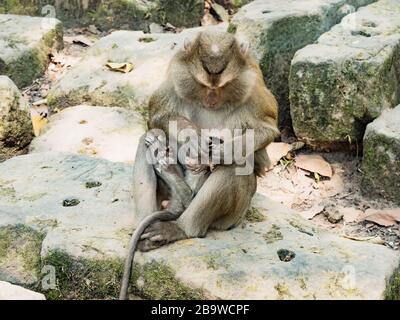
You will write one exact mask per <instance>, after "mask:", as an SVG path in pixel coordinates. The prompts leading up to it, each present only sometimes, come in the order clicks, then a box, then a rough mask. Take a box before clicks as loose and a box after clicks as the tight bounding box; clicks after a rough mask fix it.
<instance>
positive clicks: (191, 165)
mask: <svg viewBox="0 0 400 320" xmlns="http://www.w3.org/2000/svg"><path fill="white" fill-rule="evenodd" d="M185 166H186V168H187V169H188V170H190V171H191V172H192V173H195V174H203V173H205V172H207V171H208V170H210V165H209V164H201V163H198V161H197V159H192V158H189V157H187V158H186V160H185Z"/></svg>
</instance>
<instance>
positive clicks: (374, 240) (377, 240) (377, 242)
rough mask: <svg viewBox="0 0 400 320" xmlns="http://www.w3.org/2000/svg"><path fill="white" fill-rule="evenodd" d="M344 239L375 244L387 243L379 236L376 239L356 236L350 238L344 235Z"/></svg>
mask: <svg viewBox="0 0 400 320" xmlns="http://www.w3.org/2000/svg"><path fill="white" fill-rule="evenodd" d="M343 237H344V238H346V239H350V240H354V241H367V242H371V243H374V244H385V241H384V240H382V239H381V238H380V237H379V236H376V237H355V236H348V235H343Z"/></svg>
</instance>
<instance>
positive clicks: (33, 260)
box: [0, 224, 44, 285]
mask: <svg viewBox="0 0 400 320" xmlns="http://www.w3.org/2000/svg"><path fill="white" fill-rule="evenodd" d="M43 238H44V234H42V233H40V232H38V231H36V230H34V229H32V228H30V227H28V226H26V225H22V224H17V225H8V226H3V227H0V278H1V279H2V280H5V281H9V282H13V283H17V284H24V285H34V284H36V283H37V281H38V279H39V276H40V250H41V247H42V246H41V244H42V241H43Z"/></svg>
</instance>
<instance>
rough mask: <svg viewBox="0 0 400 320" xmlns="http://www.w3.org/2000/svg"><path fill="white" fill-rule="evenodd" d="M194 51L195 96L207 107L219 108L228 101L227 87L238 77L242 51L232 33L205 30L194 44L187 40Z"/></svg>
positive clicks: (192, 54)
mask: <svg viewBox="0 0 400 320" xmlns="http://www.w3.org/2000/svg"><path fill="white" fill-rule="evenodd" d="M185 50H187V52H189V53H190V54H191V63H190V64H189V65H188V67H189V72H190V74H191V75H192V77H193V78H194V80H195V82H196V83H197V84H198V86H197V88H196V92H194V93H193V95H192V97H193V98H194V99H196V100H199V101H201V102H202V104H203V106H204V107H206V108H218V107H220V106H222V105H223V104H224V103H225V102H226V96H227V95H226V94H225V91H226V88H227V86H229V83H230V82H231V81H232V80H233V79H235V77H237V74H238V73H239V70H240V67H241V66H240V65H239V64H240V63H239V62H241V59H240V58H241V57H242V53H241V52H240V46H239V45H238V43H237V41H236V39H235V38H234V37H233V36H232V35H231V34H229V33H225V32H224V33H222V32H213V33H209V32H202V33H200V35H199V36H198V38H197V39H196V40H195V42H194V43H193V44H191V43H189V44H187V43H185Z"/></svg>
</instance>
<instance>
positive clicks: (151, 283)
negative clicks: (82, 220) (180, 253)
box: [42, 251, 203, 299]
mask: <svg viewBox="0 0 400 320" xmlns="http://www.w3.org/2000/svg"><path fill="white" fill-rule="evenodd" d="M42 265H43V266H45V265H51V266H53V267H55V269H56V285H57V287H56V289H51V290H49V291H47V292H44V293H45V295H46V297H47V298H48V299H116V298H117V297H118V295H119V290H120V282H121V279H122V274H123V263H122V261H121V260H119V259H101V260H95V259H91V260H89V259H82V258H72V257H71V256H69V255H68V254H66V253H65V252H61V251H52V252H50V253H49V254H48V255H47V256H46V257H45V258H44V259H43V261H42ZM138 279H140V280H139V282H141V285H140V287H135V286H134V285H133V284H136V283H137V282H138ZM130 291H131V292H133V293H135V294H138V295H140V296H142V297H145V298H148V299H201V298H203V295H202V293H201V292H200V291H199V290H193V289H190V288H188V287H186V286H184V285H183V284H182V283H180V282H179V281H178V280H176V278H175V275H174V273H173V271H172V270H171V269H169V268H167V267H165V266H164V265H162V264H160V263H156V262H152V263H148V264H146V265H144V266H139V265H138V264H135V266H134V268H133V272H132V277H131V287H130Z"/></svg>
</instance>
